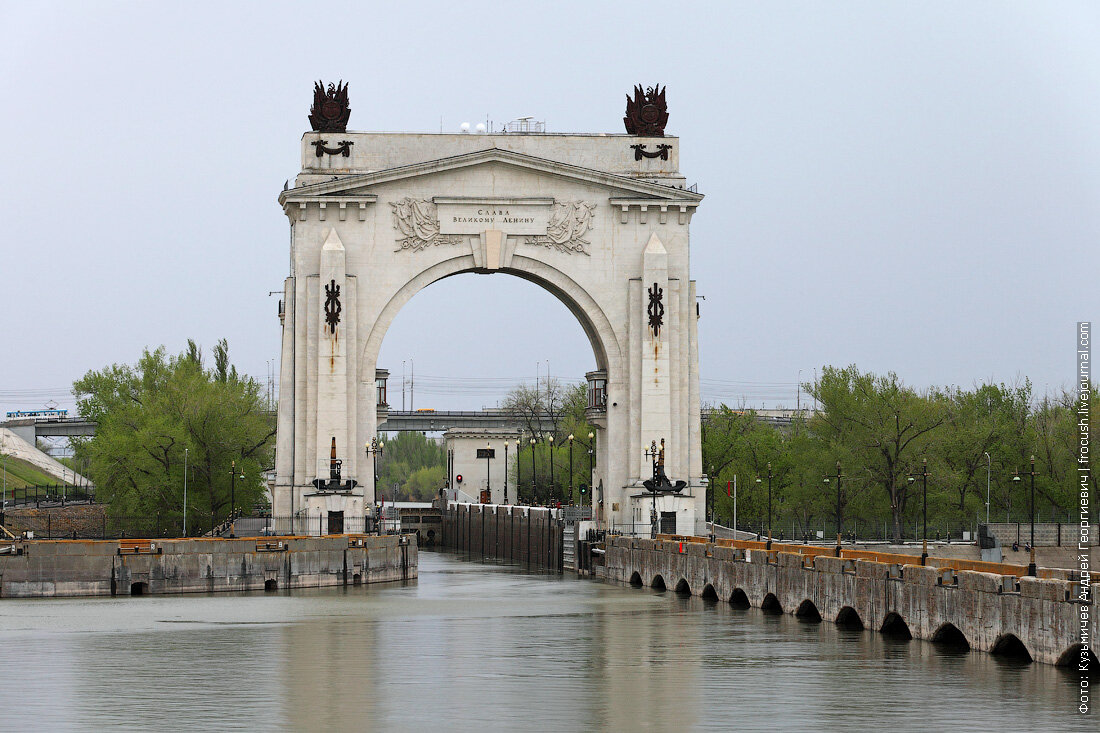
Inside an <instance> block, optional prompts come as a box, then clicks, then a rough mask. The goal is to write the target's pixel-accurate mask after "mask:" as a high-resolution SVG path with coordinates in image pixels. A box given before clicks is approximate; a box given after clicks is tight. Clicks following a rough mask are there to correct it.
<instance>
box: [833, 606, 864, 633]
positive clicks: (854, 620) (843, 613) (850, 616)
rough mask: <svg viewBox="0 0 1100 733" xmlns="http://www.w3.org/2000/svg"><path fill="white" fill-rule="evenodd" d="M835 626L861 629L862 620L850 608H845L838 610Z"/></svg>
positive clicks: (854, 610)
mask: <svg viewBox="0 0 1100 733" xmlns="http://www.w3.org/2000/svg"><path fill="white" fill-rule="evenodd" d="M836 624H837V626H843V627H844V628H846V629H862V628H863V619H861V618H860V617H859V613H857V612H856V609H854V608H852V607H851V606H845V607H844V608H842V609H840V613H838V614H837V615H836Z"/></svg>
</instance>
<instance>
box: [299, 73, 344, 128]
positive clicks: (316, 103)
mask: <svg viewBox="0 0 1100 733" xmlns="http://www.w3.org/2000/svg"><path fill="white" fill-rule="evenodd" d="M350 117H351V107H349V106H348V85H347V84H345V83H344V82H343V80H341V81H340V83H339V84H333V83H331V82H330V83H329V85H328V91H327V92H326V91H325V86H324V83H323V82H317V83H316V84H314V85H313V106H312V107H310V108H309V124H310V125H311V126H312V127H313V131H314V132H347V130H348V118H350Z"/></svg>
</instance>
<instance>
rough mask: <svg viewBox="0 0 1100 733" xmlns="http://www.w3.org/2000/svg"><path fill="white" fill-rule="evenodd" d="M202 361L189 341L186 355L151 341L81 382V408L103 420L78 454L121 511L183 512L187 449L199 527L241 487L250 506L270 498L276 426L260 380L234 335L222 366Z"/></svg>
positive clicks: (224, 510)
mask: <svg viewBox="0 0 1100 733" xmlns="http://www.w3.org/2000/svg"><path fill="white" fill-rule="evenodd" d="M202 361H203V360H202V353H201V350H200V349H199V347H198V346H197V345H196V344H195V343H194V341H189V342H188V349H187V351H186V352H184V353H183V354H180V355H178V356H174V357H169V356H168V355H167V353H166V351H165V349H164V347H160V348H158V349H156V350H154V351H149V350H148V349H146V350H145V352H144V353H143V354H142V357H141V358H140V359H139V360H138V362H137V364H136V365H134V366H130V365H126V364H113V365H111V366H109V367H105V368H104V369H101V370H98V371H90V372H88V373H87V374H85V375H84V377H83V378H81V379H79V380H78V381H76V382H75V383H74V384H73V395H74V396H75V397H76V403H77V411H78V412H79V414H80V415H81V416H82V417H84V418H87V419H89V420H93V421H95V422H96V423H97V428H96V434H95V436H94V437H92V438H86V439H81V440H74V452H75V459H76V460H77V461H78V462H81V463H82V464H86V465H87V466H88V472H89V474H90V477H91V479H92V480H93V482H94V483H95V485H96V492H97V496H98V497H99V499H100V500H101V501H104V502H105V503H107V504H108V505H109V511H110V512H111V513H112V514H113V515H145V516H148V515H154V514H158V513H177V512H178V513H182V511H183V472H184V452H185V450H186V452H187V459H188V501H187V504H188V506H187V511H188V515H189V516H188V519H189V526H190V527H199V526H202V525H203V524H204V523H207V522H210V521H211V520H212V519H213V520H214V521H220V520H221V519H223V518H225V517H226V516H227V515H228V514H229V512H230V509H231V507H230V496H231V493H232V494H235V498H236V505H237V507H244V508H246V509H247V508H250V507H252V506H253V505H254V504H256V503H258V502H260V501H262V500H263V497H264V495H265V485H264V477H263V472H264V471H265V470H267V469H270V468H271V467H272V458H273V448H274V445H273V441H272V438H273V437H274V435H275V426H274V425H273V424H272V422H271V420H270V419H269V417H268V416H267V415H266V414H265V413H264V399H263V395H262V393H261V389H260V386H259V385H258V384H257V383H256V382H255V381H253V380H252V379H250V378H248V377H241V376H239V375H238V373H237V370H236V368H234V367H232V366H230V365H229V361H228V346H227V344H226V343H225V341H224V340H223V341H221V342H219V344H218V347H216V349H215V362H216V365H217V366H216V367H215V369H213V370H210V371H207V370H205V369H204V368H203V365H202ZM242 475H243V477H244V478H241V476H242ZM234 477H235V478H234Z"/></svg>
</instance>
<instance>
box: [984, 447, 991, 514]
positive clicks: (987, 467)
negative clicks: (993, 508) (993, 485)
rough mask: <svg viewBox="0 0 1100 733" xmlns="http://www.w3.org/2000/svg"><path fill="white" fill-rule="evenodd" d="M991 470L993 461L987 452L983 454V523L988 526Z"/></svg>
mask: <svg viewBox="0 0 1100 733" xmlns="http://www.w3.org/2000/svg"><path fill="white" fill-rule="evenodd" d="M991 468H993V459H992V458H990V457H989V451H986V452H985V523H986V524H989V472H990V469H991Z"/></svg>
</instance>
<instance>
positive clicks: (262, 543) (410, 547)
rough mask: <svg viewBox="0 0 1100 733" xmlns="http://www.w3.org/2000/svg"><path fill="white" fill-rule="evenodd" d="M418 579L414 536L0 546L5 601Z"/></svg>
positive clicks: (1, 591) (0, 590)
mask: <svg viewBox="0 0 1100 733" xmlns="http://www.w3.org/2000/svg"><path fill="white" fill-rule="evenodd" d="M416 575H417V546H416V538H415V537H409V536H402V537H398V536H383V537H373V536H364V535H333V536H329V537H263V538H256V537H252V538H241V539H205V538H198V539H179V540H107V541H91V540H54V541H48V540H29V541H13V542H7V543H3V544H0V597H4V598H48V597H54V596H108V595H136V594H146V593H208V592H216V591H249V590H278V589H284V588H316V587H322V586H333V585H358V584H360V583H380V582H385V581H391V580H402V579H408V578H415V577H416Z"/></svg>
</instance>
